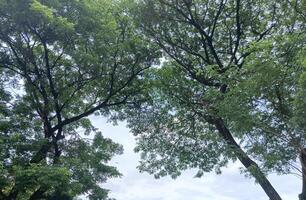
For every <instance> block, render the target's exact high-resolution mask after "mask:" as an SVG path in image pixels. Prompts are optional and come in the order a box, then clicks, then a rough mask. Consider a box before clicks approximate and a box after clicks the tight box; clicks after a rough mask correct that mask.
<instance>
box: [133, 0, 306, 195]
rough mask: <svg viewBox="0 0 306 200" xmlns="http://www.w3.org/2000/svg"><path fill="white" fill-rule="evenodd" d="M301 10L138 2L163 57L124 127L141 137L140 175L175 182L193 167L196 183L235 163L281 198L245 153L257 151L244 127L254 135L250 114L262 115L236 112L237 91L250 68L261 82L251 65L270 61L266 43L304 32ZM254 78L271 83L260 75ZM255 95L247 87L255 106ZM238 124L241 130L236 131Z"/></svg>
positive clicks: (235, 1) (234, 2)
mask: <svg viewBox="0 0 306 200" xmlns="http://www.w3.org/2000/svg"><path fill="white" fill-rule="evenodd" d="M301 5H302V2H301V1H277V2H276V1H252V0H247V1H240V0H230V1H206V0H179V1H171V0H170V1H164V0H158V1H150V0H147V1H141V2H140V4H139V7H140V8H141V13H140V14H139V15H140V20H139V24H140V26H141V27H142V30H143V31H144V33H146V34H148V35H150V36H151V38H152V40H153V41H154V42H156V43H157V44H158V45H159V46H160V47H161V48H162V49H163V51H164V52H165V58H166V62H165V64H164V65H163V67H162V68H161V69H154V70H152V71H151V73H148V75H147V78H148V80H149V83H148V88H149V89H148V91H147V96H148V99H149V101H147V102H146V103H144V104H142V105H140V107H139V109H138V110H132V111H131V113H130V114H129V115H128V116H127V117H130V116H133V117H132V118H130V119H129V124H130V127H131V128H132V130H133V131H134V133H135V134H136V135H138V147H137V149H136V150H137V151H141V153H142V159H143V161H142V162H141V164H140V169H141V170H143V171H148V172H149V173H152V174H155V175H156V176H157V177H159V176H165V175H168V174H169V175H171V176H172V177H176V176H178V175H179V174H180V171H181V170H184V169H187V168H198V169H199V172H198V174H197V176H202V174H203V172H208V171H212V170H215V171H216V172H217V173H219V172H220V168H221V167H223V166H225V165H226V164H227V163H228V161H229V160H232V161H236V160H237V159H238V160H239V161H240V162H241V163H242V164H243V165H244V166H245V168H246V170H247V171H248V172H249V173H250V174H251V175H252V176H253V177H254V178H255V179H256V181H257V182H258V183H259V184H260V186H261V187H262V188H263V190H264V191H265V192H266V194H267V196H268V197H269V198H270V199H272V200H280V199H281V197H280V196H279V194H278V193H277V191H276V190H275V189H274V188H273V186H272V185H271V184H270V182H269V181H268V179H267V178H266V174H265V172H266V169H267V168H263V165H264V164H263V163H264V162H262V160H260V159H257V158H259V157H256V156H254V154H251V153H250V152H249V150H250V149H251V148H253V147H254V144H253V143H247V142H246V141H247V139H248V137H249V135H251V134H252V131H250V129H247V128H246V127H249V128H251V129H252V128H256V127H255V125H254V126H253V125H252V123H256V122H254V121H253V120H254V119H250V118H249V116H252V115H253V113H252V112H249V107H252V106H253V107H252V108H253V109H256V108H257V109H260V108H258V106H256V105H252V104H247V103H245V104H243V106H240V101H238V100H240V98H242V97H246V96H244V94H243V93H239V92H241V90H240V89H238V88H237V87H238V86H237V85H238V84H240V83H242V82H243V81H244V79H245V78H246V77H245V75H244V73H245V70H248V68H249V66H250V65H252V66H253V71H252V72H253V73H252V75H258V74H257V70H260V68H259V67H258V65H255V64H254V63H252V62H255V61H256V60H257V61H261V60H262V56H260V55H261V54H265V53H266V58H267V60H269V55H270V54H272V55H273V53H274V51H270V52H268V51H266V49H268V46H265V45H267V43H270V44H272V45H273V44H275V43H277V42H280V41H282V37H281V36H283V35H289V36H290V35H294V34H298V33H301V32H304V28H305V24H304V23H303V20H301V18H299V17H298V13H300V12H302V11H303V10H300V8H301ZM301 15H302V14H301ZM277 38H278V39H277ZM283 39H284V38H283ZM299 41H300V42H302V41H303V40H301V39H299ZM302 44H303V43H300V45H302ZM279 52H281V51H279ZM274 58H278V57H277V56H276V55H275V57H274ZM278 59H279V60H278V62H282V58H278ZM269 61H271V62H272V57H271V60H269ZM255 66H256V67H255ZM261 68H262V69H266V68H265V67H264V66H261ZM268 70H270V69H268ZM271 70H272V71H273V69H271ZM263 75H265V76H263ZM275 76H277V75H275ZM259 77H260V78H262V79H261V80H265V82H269V83H270V80H271V79H270V78H269V75H267V74H265V72H264V71H263V72H262V73H261V75H258V78H259ZM271 78H272V77H271ZM261 80H260V79H257V80H253V83H254V84H255V85H256V84H257V83H258V81H261ZM286 84H287V86H288V85H290V82H287V83H286ZM263 85H264V83H263ZM267 86H268V85H267ZM254 88H255V87H253V86H252V85H250V84H249V85H248V86H246V89H248V90H249V91H253V92H255V91H256V92H258V93H257V94H258V95H259V96H257V98H255V99H253V101H255V102H256V101H259V102H260V101H261V100H260V98H259V97H260V95H262V94H261V93H260V91H257V90H255V89H254ZM253 89H254V90H255V91H254V90H253ZM234 91H236V92H237V93H238V94H239V95H238V94H234V93H233V92H234ZM251 93H252V92H251ZM230 97H231V98H230ZM262 109H265V108H262ZM271 122H273V121H271ZM238 123H239V124H241V125H242V126H240V127H238V126H237V127H235V126H236V124H238ZM257 137H264V136H263V135H262V134H257ZM237 141H239V143H238V142H237ZM274 142H275V144H276V143H277V142H278V140H275V141H274ZM248 145H251V146H248ZM279 146H281V144H279ZM283 148H286V147H285V146H283ZM288 151H289V150H288ZM284 152H286V151H284ZM256 155H257V156H258V155H259V153H258V154H256ZM287 158H288V157H287ZM284 160H285V158H284V159H282V161H284ZM267 161H268V162H269V159H267ZM274 166H276V165H274Z"/></svg>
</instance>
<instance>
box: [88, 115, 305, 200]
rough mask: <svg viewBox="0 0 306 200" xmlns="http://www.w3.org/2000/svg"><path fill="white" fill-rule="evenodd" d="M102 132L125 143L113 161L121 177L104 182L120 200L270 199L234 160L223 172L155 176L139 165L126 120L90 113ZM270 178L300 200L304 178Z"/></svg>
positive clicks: (287, 197) (288, 198)
mask: <svg viewBox="0 0 306 200" xmlns="http://www.w3.org/2000/svg"><path fill="white" fill-rule="evenodd" d="M91 120H92V122H93V124H94V125H95V126H96V127H97V128H99V129H100V130H101V131H102V133H103V135H104V136H106V137H109V138H111V139H113V140H114V141H115V142H118V143H120V144H122V145H123V147H124V154H123V155H120V156H116V157H115V158H114V159H113V160H112V162H111V164H112V165H114V166H117V168H118V169H119V171H120V172H121V173H122V174H123V177H122V178H118V179H111V180H109V181H108V182H107V183H106V184H104V185H103V187H104V188H107V189H110V190H111V193H110V196H111V197H114V198H116V199H117V200H186V199H190V200H268V198H267V196H266V195H265V193H264V192H263V191H262V189H261V188H260V186H259V185H258V184H255V183H254V180H253V179H248V178H245V177H244V175H242V174H240V173H239V168H240V167H242V166H241V165H240V164H239V163H235V164H231V165H230V166H228V168H226V169H224V170H223V172H222V174H221V175H215V174H213V173H211V174H206V175H204V176H203V177H202V178H193V176H194V175H195V171H192V170H190V171H185V172H184V173H183V174H182V176H180V177H179V178H177V179H175V180H172V179H171V178H169V177H165V178H162V179H158V180H156V179H154V178H153V177H152V176H150V175H148V174H146V173H139V172H138V170H137V169H136V166H137V164H138V160H139V156H138V155H137V154H136V153H134V152H133V148H134V147H135V141H134V138H133V135H132V134H131V133H129V130H128V129H127V128H126V127H125V124H124V123H121V124H119V125H118V126H113V125H112V124H109V123H107V122H106V120H105V119H101V117H91ZM269 180H270V181H271V183H272V185H274V186H275V188H276V190H277V191H278V192H279V193H280V195H281V196H282V198H283V200H298V194H299V192H300V188H301V181H300V180H299V178H297V177H295V176H292V175H291V176H277V175H271V176H269Z"/></svg>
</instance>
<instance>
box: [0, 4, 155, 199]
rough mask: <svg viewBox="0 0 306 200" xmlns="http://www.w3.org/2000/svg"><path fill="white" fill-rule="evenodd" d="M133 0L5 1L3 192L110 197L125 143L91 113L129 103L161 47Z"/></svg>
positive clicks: (0, 29) (1, 26) (1, 22)
mask: <svg viewBox="0 0 306 200" xmlns="http://www.w3.org/2000/svg"><path fill="white" fill-rule="evenodd" d="M130 5H132V4H130V2H129V1H110V0H98V1H95V0H90V1H78V0H72V1H71V0H51V1H44V0H41V1H38V0H25V1H15V0H1V1H0V73H1V83H0V88H1V91H0V100H1V102H0V103H1V104H0V106H1V107H0V109H1V113H0V120H1V121H0V145H1V151H0V185H1V187H0V199H9V200H12V199H18V200H21V199H22V200H23V199H24V200H25V199H31V200H32V199H72V198H73V197H75V196H77V195H81V194H84V195H87V196H89V199H107V193H108V191H107V190H105V189H103V188H102V187H101V183H103V182H105V181H106V180H107V179H108V178H111V177H118V176H120V173H119V172H118V171H117V170H116V168H114V167H112V166H109V165H107V162H108V161H109V160H110V159H111V158H112V157H113V156H114V155H115V154H120V153H121V152H122V147H121V146H120V145H119V144H116V143H114V142H112V141H111V140H109V139H106V138H104V137H103V136H102V134H101V133H100V132H99V131H98V130H97V129H96V128H95V127H93V126H92V125H91V123H90V121H89V119H88V118H87V117H88V116H89V115H90V114H94V113H95V114H100V115H104V116H108V115H109V114H111V113H114V112H116V110H120V108H119V106H120V105H124V104H125V105H132V104H133V101H134V98H135V97H136V95H137V94H138V93H139V91H140V90H141V86H140V85H139V84H138V82H140V81H141V79H142V78H141V76H142V72H143V70H144V69H146V68H148V67H150V66H151V64H153V59H152V58H154V57H155V54H156V52H155V51H154V50H152V51H149V49H150V46H149V44H147V43H146V41H145V40H144V39H143V37H142V36H140V35H137V34H136V33H135V31H134V30H135V27H134V24H133V23H132V22H131V20H130V17H129V15H127V9H128V8H129V6H130ZM151 52H152V53H151ZM156 55H157V54H156Z"/></svg>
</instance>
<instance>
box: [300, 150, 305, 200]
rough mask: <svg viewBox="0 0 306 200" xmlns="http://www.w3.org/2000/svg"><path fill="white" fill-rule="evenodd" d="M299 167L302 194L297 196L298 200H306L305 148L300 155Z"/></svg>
mask: <svg viewBox="0 0 306 200" xmlns="http://www.w3.org/2000/svg"><path fill="white" fill-rule="evenodd" d="M300 160H301V167H302V178H303V179H302V181H303V183H302V193H301V194H300V195H299V198H300V200H306V148H304V149H303V150H302V151H301V153H300Z"/></svg>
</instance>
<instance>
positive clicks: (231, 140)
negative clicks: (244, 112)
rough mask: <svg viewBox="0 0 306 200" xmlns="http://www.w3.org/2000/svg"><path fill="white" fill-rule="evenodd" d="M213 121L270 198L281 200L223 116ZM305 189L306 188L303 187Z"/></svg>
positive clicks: (271, 199)
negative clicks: (237, 139)
mask: <svg viewBox="0 0 306 200" xmlns="http://www.w3.org/2000/svg"><path fill="white" fill-rule="evenodd" d="M212 121H213V124H214V125H215V127H216V128H217V130H218V131H219V134H220V136H221V137H222V138H223V139H225V141H226V142H227V144H228V145H230V147H231V148H232V149H233V150H234V151H235V152H236V156H237V158H238V159H239V160H240V162H241V163H242V164H243V165H244V167H245V168H247V169H248V171H249V172H250V173H251V174H252V176H253V177H254V178H255V179H256V181H257V182H258V183H259V184H260V186H261V187H262V189H263V190H264V191H265V193H266V194H267V196H268V197H269V198H270V200H281V197H280V196H279V194H278V193H277V191H276V190H275V189H274V187H273V186H272V185H271V183H270V182H269V180H268V179H267V178H266V176H265V174H264V173H262V171H261V170H260V168H259V167H258V165H257V164H256V163H255V162H254V161H253V160H252V159H251V158H250V157H249V156H248V155H247V154H246V153H245V152H244V151H243V150H242V149H241V147H240V146H239V145H238V144H237V142H236V141H235V139H234V138H233V136H232V134H231V133H230V131H229V130H228V129H227V127H226V126H225V124H224V121H223V120H222V119H221V118H214V119H213V120H212ZM305 160H306V159H305ZM304 180H305V179H304ZM303 189H306V188H304V187H303ZM305 194H306V193H305ZM303 200H306V199H303Z"/></svg>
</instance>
